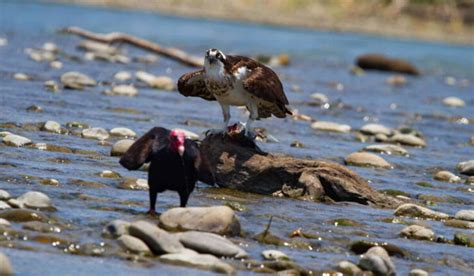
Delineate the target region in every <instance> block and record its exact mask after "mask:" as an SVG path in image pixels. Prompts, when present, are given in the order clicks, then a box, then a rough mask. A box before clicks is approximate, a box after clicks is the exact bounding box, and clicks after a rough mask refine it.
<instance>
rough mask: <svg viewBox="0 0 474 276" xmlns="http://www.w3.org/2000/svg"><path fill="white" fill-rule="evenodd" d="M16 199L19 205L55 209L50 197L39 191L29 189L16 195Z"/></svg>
mask: <svg viewBox="0 0 474 276" xmlns="http://www.w3.org/2000/svg"><path fill="white" fill-rule="evenodd" d="M17 200H18V201H19V202H20V205H21V206H25V207H26V208H31V209H40V210H48V211H54V210H56V208H55V207H54V206H53V203H52V201H51V199H50V198H49V197H48V196H47V195H46V194H43V193H41V192H36V191H30V192H27V193H24V194H23V195H21V196H20V197H18V198H17Z"/></svg>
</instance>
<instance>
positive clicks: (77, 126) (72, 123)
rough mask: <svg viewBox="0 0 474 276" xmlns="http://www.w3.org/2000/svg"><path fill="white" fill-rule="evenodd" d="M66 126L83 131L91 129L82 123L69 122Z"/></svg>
mask: <svg viewBox="0 0 474 276" xmlns="http://www.w3.org/2000/svg"><path fill="white" fill-rule="evenodd" d="M66 126H67V127H70V128H81V129H84V128H89V125H88V124H86V123H81V122H67V123H66Z"/></svg>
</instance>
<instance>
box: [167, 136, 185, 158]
mask: <svg viewBox="0 0 474 276" xmlns="http://www.w3.org/2000/svg"><path fill="white" fill-rule="evenodd" d="M169 139H170V148H171V150H173V151H175V152H177V153H179V155H180V156H183V153H184V141H185V139H186V136H185V135H184V132H182V131H179V130H172V131H171V132H170V136H169Z"/></svg>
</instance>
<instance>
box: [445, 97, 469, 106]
mask: <svg viewBox="0 0 474 276" xmlns="http://www.w3.org/2000/svg"><path fill="white" fill-rule="evenodd" d="M443 104H444V105H445V106H450V107H463V106H465V105H466V103H464V101H463V100H462V99H460V98H458V97H447V98H444V99H443Z"/></svg>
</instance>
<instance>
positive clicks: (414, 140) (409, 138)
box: [389, 133, 426, 147]
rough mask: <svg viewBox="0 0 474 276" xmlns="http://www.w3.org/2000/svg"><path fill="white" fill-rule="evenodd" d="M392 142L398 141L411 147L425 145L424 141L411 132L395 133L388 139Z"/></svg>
mask: <svg viewBox="0 0 474 276" xmlns="http://www.w3.org/2000/svg"><path fill="white" fill-rule="evenodd" d="M389 141H390V142H392V143H400V144H402V145H407V146H412V147H425V146H426V142H425V141H424V140H423V139H421V138H419V137H417V136H415V135H412V134H402V133H397V134H395V135H394V136H392V137H390V139H389Z"/></svg>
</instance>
